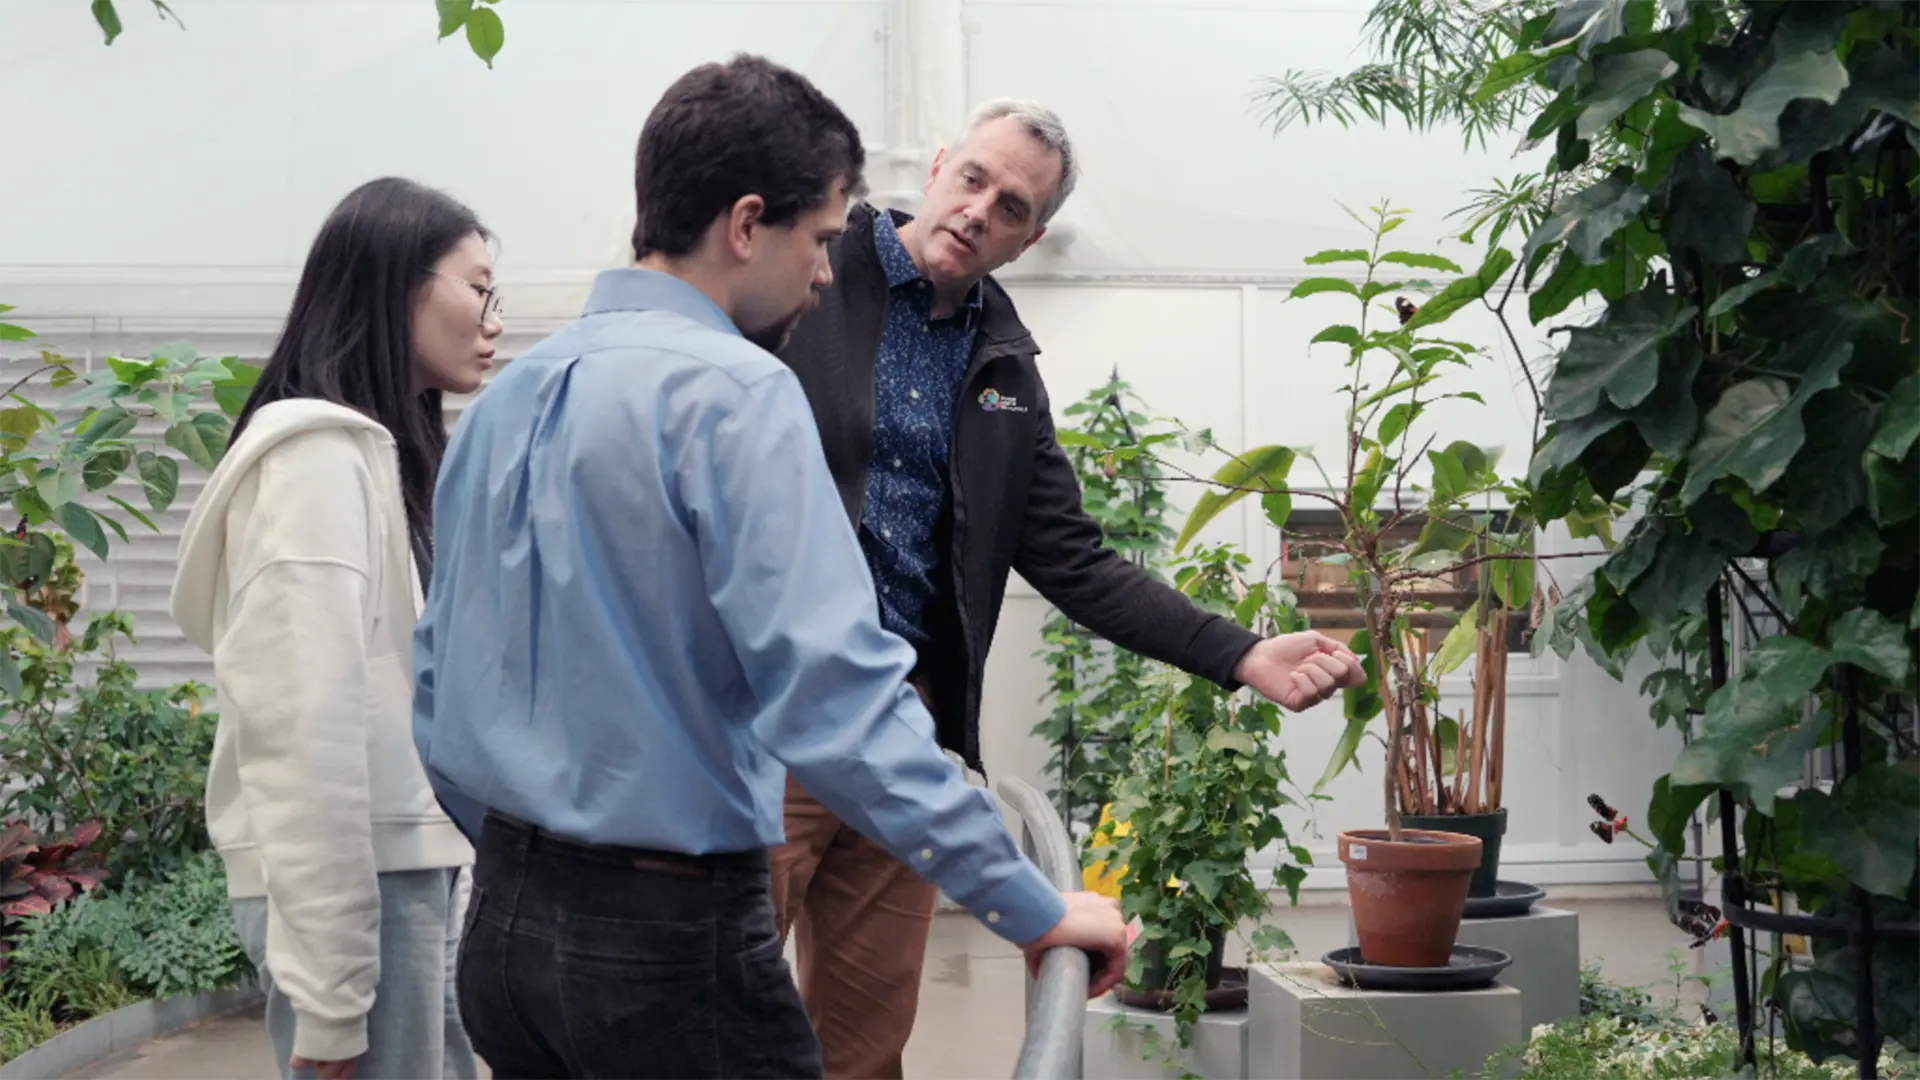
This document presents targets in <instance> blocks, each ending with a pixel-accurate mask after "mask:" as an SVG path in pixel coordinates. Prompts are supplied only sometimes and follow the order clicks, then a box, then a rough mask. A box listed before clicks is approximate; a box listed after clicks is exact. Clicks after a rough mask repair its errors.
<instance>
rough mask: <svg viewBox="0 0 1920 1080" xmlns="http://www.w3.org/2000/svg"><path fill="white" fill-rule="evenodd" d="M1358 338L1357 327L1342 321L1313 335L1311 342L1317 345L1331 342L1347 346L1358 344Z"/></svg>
mask: <svg viewBox="0 0 1920 1080" xmlns="http://www.w3.org/2000/svg"><path fill="white" fill-rule="evenodd" d="M1360 340H1361V339H1360V331H1359V330H1358V329H1356V328H1355V327H1351V326H1347V325H1346V324H1344V323H1342V324H1337V325H1334V326H1329V327H1327V328H1326V329H1325V330H1322V331H1320V332H1319V333H1317V334H1315V335H1313V341H1312V342H1311V344H1314V345H1319V344H1323V343H1328V342H1333V343H1338V344H1341V345H1347V346H1358V345H1359V344H1360Z"/></svg>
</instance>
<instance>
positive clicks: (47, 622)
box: [7, 602, 54, 645]
mask: <svg viewBox="0 0 1920 1080" xmlns="http://www.w3.org/2000/svg"><path fill="white" fill-rule="evenodd" d="M7 614H8V615H11V616H12V617H13V621H14V622H16V623H19V624H20V625H21V626H24V627H26V629H27V632H28V633H30V634H32V635H33V636H34V637H36V638H39V639H40V643H41V644H42V645H51V644H53V634H54V626H53V619H52V618H51V617H50V616H48V615H47V613H46V612H44V611H41V610H40V609H39V608H33V607H27V606H26V605H24V604H20V603H17V602H9V603H8V604H7Z"/></svg>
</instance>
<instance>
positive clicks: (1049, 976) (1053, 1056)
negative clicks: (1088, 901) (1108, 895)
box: [995, 777, 1089, 1080]
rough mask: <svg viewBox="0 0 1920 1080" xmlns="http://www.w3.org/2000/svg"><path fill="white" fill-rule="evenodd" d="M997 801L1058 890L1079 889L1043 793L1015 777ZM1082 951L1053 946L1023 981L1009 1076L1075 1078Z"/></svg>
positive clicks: (1083, 1004) (1070, 854) (1063, 836)
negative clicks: (1035, 974) (1020, 1033)
mask: <svg viewBox="0 0 1920 1080" xmlns="http://www.w3.org/2000/svg"><path fill="white" fill-rule="evenodd" d="M995 787H996V789H997V790H998V793H999V796H1000V800H1001V801H1002V802H1004V803H1005V804H1006V805H1007V806H1009V807H1011V808H1012V809H1013V812H1014V813H1015V814H1018V815H1019V816H1020V825H1021V828H1020V832H1021V838H1020V846H1021V848H1022V850H1024V851H1025V852H1026V853H1027V856H1028V857H1029V858H1031V859H1032V860H1033V864H1034V865H1035V866H1037V867H1039V868H1040V872H1041V873H1042V874H1045V875H1046V876H1047V880H1049V881H1051V882H1053V884H1054V887H1055V888H1057V889H1059V890H1060V891H1061V892H1074V891H1077V890H1079V889H1080V888H1082V885H1081V875H1080V856H1079V852H1078V851H1076V850H1075V849H1074V846H1073V840H1072V838H1070V837H1069V836H1068V835H1067V827H1066V826H1065V825H1064V824H1062V823H1061V821H1060V815H1059V814H1058V813H1057V812H1055V810H1054V808H1053V804H1052V803H1050V802H1048V801H1047V799H1046V796H1044V795H1042V794H1040V792H1039V791H1038V790H1036V789H1035V788H1034V787H1033V785H1031V784H1029V783H1027V782H1026V781H1024V780H1021V779H1020V778H1018V777H1005V778H1003V779H1001V780H1000V781H999V782H998V783H997V784H996V785H995ZM1088 977H1089V971H1088V960H1087V954H1086V953H1084V952H1082V951H1081V950H1079V949H1052V950H1049V951H1048V952H1047V954H1046V955H1045V956H1043V957H1041V959H1040V975H1039V978H1037V979H1030V980H1028V983H1027V1034H1026V1038H1025V1039H1024V1040H1023V1041H1022V1042H1021V1044H1020V1060H1019V1061H1018V1062H1017V1063H1016V1064H1015V1065H1014V1067H1013V1076H1014V1080H1079V1078H1080V1068H1081V1058H1080V1037H1081V1031H1082V1028H1083V1027H1084V1025H1085V1023H1086V1016H1087V979H1088Z"/></svg>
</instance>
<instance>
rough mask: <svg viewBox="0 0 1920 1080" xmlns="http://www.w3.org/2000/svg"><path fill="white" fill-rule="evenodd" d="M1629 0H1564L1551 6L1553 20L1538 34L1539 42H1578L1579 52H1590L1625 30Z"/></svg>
mask: <svg viewBox="0 0 1920 1080" xmlns="http://www.w3.org/2000/svg"><path fill="white" fill-rule="evenodd" d="M1627 4H1628V0H1563V2H1562V3H1561V4H1560V5H1559V6H1558V7H1556V8H1555V9H1554V14H1553V22H1551V23H1550V24H1548V26H1547V31H1546V33H1545V34H1543V35H1541V38H1540V41H1541V44H1543V45H1544V46H1546V47H1547V48H1558V47H1560V46H1562V45H1566V44H1568V43H1570V42H1577V43H1578V44H1579V48H1580V55H1582V56H1586V55H1589V54H1590V53H1591V52H1592V51H1593V49H1594V48H1595V47H1596V46H1599V45H1605V44H1606V43H1607V42H1609V41H1612V40H1613V39H1614V38H1617V37H1619V36H1620V35H1622V34H1624V33H1626V32H1627Z"/></svg>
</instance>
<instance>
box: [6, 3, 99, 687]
mask: <svg viewBox="0 0 1920 1080" xmlns="http://www.w3.org/2000/svg"><path fill="white" fill-rule="evenodd" d="M93 21H94V22H96V23H98V24H99V25H100V32H101V33H103V34H105V35H106V36H107V44H109V45H111V44H113V39H114V38H117V37H119V36H120V12H119V10H118V9H117V8H115V7H114V6H113V0H93ZM18 685H19V678H18V675H17V674H16V676H15V687H16V689H15V691H14V692H15V693H18Z"/></svg>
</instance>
